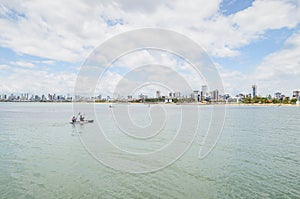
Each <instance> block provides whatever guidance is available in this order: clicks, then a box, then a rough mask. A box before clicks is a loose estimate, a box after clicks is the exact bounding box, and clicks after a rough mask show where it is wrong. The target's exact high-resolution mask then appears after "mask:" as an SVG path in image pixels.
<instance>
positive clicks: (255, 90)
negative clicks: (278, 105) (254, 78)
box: [252, 85, 257, 98]
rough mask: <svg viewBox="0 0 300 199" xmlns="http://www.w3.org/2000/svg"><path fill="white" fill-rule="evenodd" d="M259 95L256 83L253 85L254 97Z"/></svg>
mask: <svg viewBox="0 0 300 199" xmlns="http://www.w3.org/2000/svg"><path fill="white" fill-rule="evenodd" d="M256 96H257V86H256V85H252V97H253V98H254V97H256Z"/></svg>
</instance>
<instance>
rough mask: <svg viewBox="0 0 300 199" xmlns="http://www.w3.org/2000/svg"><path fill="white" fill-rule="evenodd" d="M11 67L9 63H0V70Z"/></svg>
mask: <svg viewBox="0 0 300 199" xmlns="http://www.w3.org/2000/svg"><path fill="white" fill-rule="evenodd" d="M9 68H10V67H9V66H8V65H5V64H1V65H0V70H6V69H9Z"/></svg>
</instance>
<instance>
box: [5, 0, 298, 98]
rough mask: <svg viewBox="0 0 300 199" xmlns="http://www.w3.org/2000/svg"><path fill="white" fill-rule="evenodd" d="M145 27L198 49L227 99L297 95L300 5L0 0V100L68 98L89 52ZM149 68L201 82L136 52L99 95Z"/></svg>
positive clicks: (111, 73) (269, 0) (119, 64)
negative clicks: (47, 96) (13, 97)
mask: <svg viewBox="0 0 300 199" xmlns="http://www.w3.org/2000/svg"><path fill="white" fill-rule="evenodd" d="M149 27H151V28H160V29H166V30H172V31H175V32H178V33H180V34H182V35H185V36H186V37H188V38H190V39H191V40H193V41H194V42H196V43H197V44H198V45H200V46H201V47H202V48H203V49H204V50H205V52H206V53H207V54H208V56H209V57H210V59H211V60H212V62H213V63H214V65H215V66H216V67H217V69H218V71H219V74H220V76H221V78H222V81H223V85H224V90H225V92H226V93H229V94H231V95H236V94H239V93H244V94H248V93H251V86H252V85H253V84H256V85H257V86H258V94H259V95H261V96H266V95H268V94H271V95H274V93H275V92H278V91H279V92H282V93H283V94H285V95H288V96H291V95H292V91H293V90H300V78H299V77H300V0H255V1H252V0H223V1H222V0H212V1H207V0H185V1H180V0H173V1H167V0H152V1H141V0H100V1H99V0H97V1H96V0H87V1H71V0H64V1H33V0H32V1H30V0H29V1H16V0H7V1H6V0H1V1H0V71H1V72H0V94H2V93H7V94H9V93H36V94H42V93H44V94H48V93H57V94H67V93H73V91H74V86H75V82H76V78H77V74H78V73H79V71H80V68H81V66H82V65H83V64H84V63H85V60H86V59H87V58H88V56H89V55H90V54H91V53H92V52H93V50H95V49H96V48H97V47H98V46H99V45H101V44H102V43H103V42H105V41H107V40H109V39H112V38H113V37H114V36H117V35H119V34H121V33H124V32H127V31H132V30H136V29H141V28H149ZM149 63H150V64H153V63H157V64H162V65H166V66H170V67H175V68H176V67H177V69H176V70H177V71H181V72H180V73H182V76H183V77H184V78H185V79H187V80H188V81H189V82H190V84H191V86H192V88H193V89H194V90H200V89H201V85H202V84H204V83H205V82H204V81H203V80H201V79H199V78H198V79H197V77H196V76H195V75H194V76H193V74H192V72H186V71H190V70H189V68H191V67H190V66H189V64H188V63H182V61H181V60H180V59H178V57H174V55H172V54H169V53H166V52H154V51H153V50H140V51H137V52H135V53H134V54H132V55H130V54H129V55H128V56H127V57H122V58H120V59H119V60H117V61H116V62H115V63H114V64H112V66H111V68H110V69H109V70H107V71H106V73H105V74H104V75H103V78H102V79H101V81H100V83H99V84H100V85H99V86H98V90H97V92H98V93H99V94H102V95H103V96H105V95H111V94H112V91H113V90H114V88H115V87H116V85H118V83H119V82H120V81H121V80H122V79H124V76H126V72H129V71H130V70H132V69H133V68H134V67H137V66H140V65H143V64H149ZM152 89H154V90H155V89H156V88H152ZM151 92H152V91H151ZM153 95H154V93H153Z"/></svg>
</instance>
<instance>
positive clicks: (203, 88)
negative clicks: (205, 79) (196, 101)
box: [201, 85, 207, 101]
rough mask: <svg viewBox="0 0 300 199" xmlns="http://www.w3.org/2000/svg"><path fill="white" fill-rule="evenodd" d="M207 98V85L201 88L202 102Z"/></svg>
mask: <svg viewBox="0 0 300 199" xmlns="http://www.w3.org/2000/svg"><path fill="white" fill-rule="evenodd" d="M206 97H207V85H202V88H201V101H203V100H205V98H206Z"/></svg>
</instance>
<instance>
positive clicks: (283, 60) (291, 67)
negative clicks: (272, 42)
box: [255, 31, 300, 94]
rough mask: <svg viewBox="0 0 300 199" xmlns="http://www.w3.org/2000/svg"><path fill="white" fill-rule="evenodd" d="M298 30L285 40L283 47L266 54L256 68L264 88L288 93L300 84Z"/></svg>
mask: <svg viewBox="0 0 300 199" xmlns="http://www.w3.org/2000/svg"><path fill="white" fill-rule="evenodd" d="M299 52H300V31H298V32H296V33H295V34H293V35H292V36H291V37H290V38H289V39H287V40H286V42H285V45H284V47H283V49H281V50H279V51H277V52H274V53H272V54H270V55H268V56H266V57H265V58H264V59H263V61H262V63H261V64H260V65H259V66H258V67H257V69H256V74H255V75H256V78H257V80H258V81H260V82H261V85H262V87H263V89H264V90H267V89H268V88H278V89H280V90H281V91H283V92H285V93H288V94H289V92H291V90H293V89H297V88H299V85H300V79H299V76H300V56H299V55H300V54H299Z"/></svg>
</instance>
